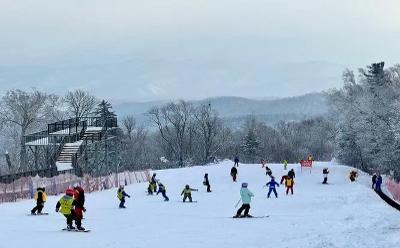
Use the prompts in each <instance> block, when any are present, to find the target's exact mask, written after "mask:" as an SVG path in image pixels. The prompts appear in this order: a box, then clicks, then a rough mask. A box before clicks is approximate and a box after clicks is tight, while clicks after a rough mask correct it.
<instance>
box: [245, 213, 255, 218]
mask: <svg viewBox="0 0 400 248" xmlns="http://www.w3.org/2000/svg"><path fill="white" fill-rule="evenodd" d="M243 217H245V218H253V216H252V215H250V214H246V215H244V216H243Z"/></svg>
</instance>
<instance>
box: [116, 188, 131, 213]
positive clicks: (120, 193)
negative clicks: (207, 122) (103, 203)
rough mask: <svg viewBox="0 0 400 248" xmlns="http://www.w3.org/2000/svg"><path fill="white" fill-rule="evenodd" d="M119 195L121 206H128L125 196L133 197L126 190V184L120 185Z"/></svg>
mask: <svg viewBox="0 0 400 248" xmlns="http://www.w3.org/2000/svg"><path fill="white" fill-rule="evenodd" d="M117 197H118V199H119V200H120V203H119V208H126V207H125V197H128V198H131V196H130V195H128V194H127V193H126V192H125V190H124V186H123V185H121V186H119V188H118V192H117Z"/></svg>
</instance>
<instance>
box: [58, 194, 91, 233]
mask: <svg viewBox="0 0 400 248" xmlns="http://www.w3.org/2000/svg"><path fill="white" fill-rule="evenodd" d="M76 205H77V202H76V200H74V190H73V189H71V188H68V189H67V190H66V191H65V195H64V196H63V197H61V199H60V200H59V201H58V202H57V205H56V212H60V213H61V214H63V215H64V216H65V218H66V219H67V229H68V230H73V229H75V227H74V226H73V225H72V221H73V220H75V224H76V227H77V229H78V230H85V228H83V227H82V226H81V222H79V221H76V214H75V210H74V206H76Z"/></svg>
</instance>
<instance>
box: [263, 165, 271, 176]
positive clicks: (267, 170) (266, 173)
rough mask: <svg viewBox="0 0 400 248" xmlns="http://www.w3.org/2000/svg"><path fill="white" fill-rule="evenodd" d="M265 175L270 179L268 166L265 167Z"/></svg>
mask: <svg viewBox="0 0 400 248" xmlns="http://www.w3.org/2000/svg"><path fill="white" fill-rule="evenodd" d="M265 175H267V176H269V177H271V178H272V170H271V169H270V168H269V167H268V166H265Z"/></svg>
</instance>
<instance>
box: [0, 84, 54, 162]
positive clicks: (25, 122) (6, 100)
mask: <svg viewBox="0 0 400 248" xmlns="http://www.w3.org/2000/svg"><path fill="white" fill-rule="evenodd" d="M53 103H54V95H48V94H45V93H43V92H39V91H37V90H33V91H31V92H26V91H21V90H10V91H8V92H7V93H6V94H5V96H3V99H2V101H1V103H0V126H11V127H18V128H19V141H20V142H19V145H20V151H19V156H20V166H21V167H22V166H25V165H26V163H27V155H26V148H25V144H24V142H25V140H24V136H25V134H26V133H27V132H28V131H30V129H32V128H34V127H35V125H38V124H40V123H41V122H45V121H46V120H47V119H48V116H49V111H51V110H52V109H54V106H52V104H53Z"/></svg>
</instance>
